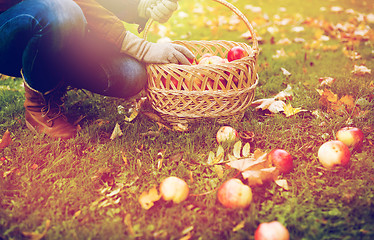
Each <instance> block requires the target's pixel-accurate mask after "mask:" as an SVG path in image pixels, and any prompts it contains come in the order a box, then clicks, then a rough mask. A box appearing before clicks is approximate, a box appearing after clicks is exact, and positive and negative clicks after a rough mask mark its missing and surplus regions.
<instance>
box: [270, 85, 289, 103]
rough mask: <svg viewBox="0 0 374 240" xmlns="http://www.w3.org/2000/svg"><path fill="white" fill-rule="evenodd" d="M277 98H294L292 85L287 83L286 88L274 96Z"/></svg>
mask: <svg viewBox="0 0 374 240" xmlns="http://www.w3.org/2000/svg"><path fill="white" fill-rule="evenodd" d="M274 98H275V99H277V100H292V98H293V90H292V87H291V85H287V87H286V89H284V90H283V91H281V92H279V93H278V94H277V95H275V96H274Z"/></svg>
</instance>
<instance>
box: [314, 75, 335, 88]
mask: <svg viewBox="0 0 374 240" xmlns="http://www.w3.org/2000/svg"><path fill="white" fill-rule="evenodd" d="M318 81H319V82H320V86H321V87H323V86H328V87H331V85H332V84H333V83H334V82H335V78H332V77H322V78H319V79H318Z"/></svg>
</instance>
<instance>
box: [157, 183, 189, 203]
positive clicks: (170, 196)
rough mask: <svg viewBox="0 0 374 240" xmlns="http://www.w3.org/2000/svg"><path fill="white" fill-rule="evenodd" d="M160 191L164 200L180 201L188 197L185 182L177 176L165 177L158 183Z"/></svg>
mask: <svg viewBox="0 0 374 240" xmlns="http://www.w3.org/2000/svg"><path fill="white" fill-rule="evenodd" d="M160 193H161V196H162V198H163V199H164V200H165V201H173V202H174V203H180V202H182V201H184V200H186V198H187V197H188V194H189V188H188V185H187V183H186V182H185V181H184V180H183V179H180V178H178V177H167V178H165V179H164V180H163V181H162V182H161V184H160Z"/></svg>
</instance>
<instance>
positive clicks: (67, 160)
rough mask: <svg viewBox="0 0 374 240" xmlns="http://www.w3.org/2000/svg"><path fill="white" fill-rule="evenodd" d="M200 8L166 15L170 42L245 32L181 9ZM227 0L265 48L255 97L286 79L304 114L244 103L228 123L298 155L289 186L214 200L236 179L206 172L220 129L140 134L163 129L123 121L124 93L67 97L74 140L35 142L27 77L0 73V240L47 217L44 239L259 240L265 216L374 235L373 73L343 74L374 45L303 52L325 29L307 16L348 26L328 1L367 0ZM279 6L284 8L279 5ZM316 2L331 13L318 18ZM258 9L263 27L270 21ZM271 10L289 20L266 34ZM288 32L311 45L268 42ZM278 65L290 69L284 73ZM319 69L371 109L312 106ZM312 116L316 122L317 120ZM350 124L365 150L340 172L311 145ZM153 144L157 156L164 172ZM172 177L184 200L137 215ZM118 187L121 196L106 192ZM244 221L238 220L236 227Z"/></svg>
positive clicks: (367, 58) (342, 233) (297, 234)
mask: <svg viewBox="0 0 374 240" xmlns="http://www.w3.org/2000/svg"><path fill="white" fill-rule="evenodd" d="M196 2H201V1H188V2H184V1H181V3H180V5H181V9H183V11H184V12H186V13H188V14H189V17H187V18H184V19H181V18H180V17H178V16H174V17H173V18H172V19H171V20H170V21H169V23H166V24H164V26H165V27H166V30H167V31H166V34H165V35H166V36H168V37H170V38H172V39H179V38H182V37H183V38H184V36H186V37H185V39H187V40H189V39H226V40H233V41H245V40H244V39H241V38H240V35H241V34H242V33H244V32H245V31H246V29H245V27H244V26H238V27H237V29H236V30H235V31H228V30H227V26H226V25H223V26H219V27H218V28H217V27H214V25H209V24H208V25H206V24H205V23H206V19H215V18H216V17H217V16H229V12H228V11H227V9H225V8H223V7H220V6H219V5H218V4H214V3H213V4H211V5H210V4H208V3H206V6H208V5H210V6H211V7H212V8H213V9H214V11H212V12H209V11H207V13H206V15H204V16H200V15H194V14H192V13H190V12H189V10H187V9H190V7H191V6H194V5H193V4H195V3H196ZM233 4H234V5H235V6H237V7H238V8H239V9H240V10H241V11H242V12H243V13H245V15H246V17H247V18H248V19H249V20H253V21H255V22H256V21H257V22H258V25H257V26H256V28H255V29H256V31H257V32H258V33H259V35H260V36H261V37H262V39H263V40H264V44H261V45H260V48H261V53H260V57H259V62H258V63H259V65H260V72H259V76H260V83H259V86H258V88H257V89H256V99H260V98H267V97H271V96H273V95H275V94H276V93H278V92H280V91H282V90H283V89H285V88H286V86H287V84H289V85H291V86H292V88H293V91H294V98H293V100H292V101H291V103H292V106H293V107H301V108H303V109H306V110H308V112H306V113H299V114H296V115H294V116H292V117H288V118H286V117H285V116H284V115H283V114H273V115H268V114H265V113H264V112H261V111H257V110H255V109H254V108H252V107H250V108H248V109H247V111H246V113H245V116H244V118H243V120H242V121H241V122H234V123H232V124H231V125H232V126H233V127H234V128H236V129H238V130H247V131H252V132H253V133H254V134H255V140H254V142H252V143H251V149H252V151H254V150H255V149H261V150H262V151H266V152H269V151H270V150H271V149H274V148H284V149H286V150H287V151H289V152H290V153H291V154H292V155H293V157H294V169H293V171H292V172H291V173H289V174H285V175H283V176H282V177H283V178H284V179H286V180H287V181H288V183H289V185H290V190H289V191H286V190H283V189H282V188H280V187H278V186H277V185H275V184H274V183H273V182H269V183H265V184H264V185H262V186H257V187H252V191H253V201H252V203H251V205H250V206H249V208H247V209H243V210H229V209H226V208H224V207H222V206H221V205H220V204H219V203H218V202H217V199H216V191H215V190H216V189H217V187H219V186H220V185H221V184H222V183H223V182H224V180H226V179H228V178H231V177H238V178H241V176H240V175H239V174H238V172H237V171H235V170H233V169H228V168H227V169H225V171H224V174H223V177H222V178H219V177H218V176H217V174H216V172H215V170H214V168H213V167H209V166H205V165H203V164H201V163H203V162H205V161H206V160H207V157H208V154H209V152H210V151H215V150H216V149H217V147H218V144H217V143H216V140H215V134H216V132H217V130H218V129H219V128H220V126H221V125H220V124H218V123H217V122H214V121H212V122H209V121H201V122H198V123H195V124H193V125H191V126H190V131H188V132H185V133H180V132H175V131H161V134H160V136H158V137H151V136H148V137H142V136H141V133H145V132H148V131H150V130H152V131H156V130H158V125H157V124H156V122H154V121H152V120H150V119H149V118H147V117H146V116H144V115H142V114H140V115H139V116H138V117H137V118H136V119H135V120H134V121H133V122H131V123H128V122H126V121H125V120H124V115H122V114H119V113H118V111H117V106H118V105H122V106H125V108H126V109H127V108H128V107H129V103H128V102H126V101H124V100H121V99H114V98H108V97H102V96H98V95H91V94H88V95H87V94H85V93H83V92H81V91H70V92H69V98H68V101H67V103H66V105H67V110H68V116H69V117H71V118H72V119H73V120H75V119H78V117H79V116H81V115H83V116H85V118H84V119H83V120H82V121H81V122H80V124H81V127H82V130H81V132H80V133H79V135H78V136H77V137H76V138H74V139H70V140H68V141H66V142H64V141H53V140H51V139H49V138H47V137H45V136H41V135H38V136H35V135H33V134H32V133H31V132H29V131H28V130H27V129H26V126H25V121H24V118H23V114H24V110H23V101H24V96H23V88H22V86H21V83H22V81H21V79H11V78H4V79H2V80H1V81H0V134H3V133H4V132H5V131H6V129H8V130H9V131H10V132H11V134H12V138H13V143H12V144H11V145H10V146H8V147H6V148H5V149H4V150H3V151H1V152H0V157H3V158H5V159H6V160H4V159H3V160H4V161H2V162H0V239H27V238H26V237H24V236H23V234H22V232H25V231H26V232H34V231H38V232H42V231H43V230H44V226H45V222H46V220H47V219H49V220H50V221H51V228H50V229H49V230H48V232H47V234H46V236H45V239H180V238H182V237H185V236H189V234H190V235H191V239H253V235H254V231H255V229H256V228H257V226H258V224H259V223H261V222H267V221H273V220H278V221H280V222H282V223H283V224H284V225H285V226H286V227H287V228H288V230H289V231H290V235H291V239H311V240H312V239H316V240H321V239H329V240H330V239H347V240H348V239H373V238H374V177H373V176H374V161H373V160H374V150H373V141H374V135H373V126H374V117H373V116H374V112H373V105H374V103H373V91H374V90H373V88H372V87H371V88H370V82H372V81H373V77H372V76H373V74H374V73H372V74H371V75H365V76H355V75H353V74H352V73H351V71H352V70H353V66H354V65H355V64H356V65H360V64H365V65H366V66H367V67H368V68H369V69H372V70H373V69H374V61H373V52H372V51H373V42H372V41H373V40H372V39H371V41H366V42H363V41H361V42H358V43H356V44H355V45H354V47H355V50H356V51H358V52H359V53H360V54H361V56H362V59H360V60H356V61H352V60H350V59H349V58H347V57H346V56H345V55H344V53H343V51H342V50H343V47H344V46H345V43H343V42H341V41H340V40H339V39H331V40H330V41H328V42H322V44H324V45H325V46H326V45H332V46H338V48H337V50H336V51H331V50H328V51H325V50H323V47H318V48H315V49H308V48H306V47H305V44H308V45H311V44H312V43H313V41H315V40H316V39H315V36H316V35H318V32H319V31H320V29H319V28H317V27H313V26H308V25H306V24H302V23H301V20H305V19H306V18H307V17H312V18H316V19H323V20H325V21H326V22H332V23H334V24H336V23H342V24H343V23H345V22H346V21H349V19H350V17H349V15H347V14H344V13H339V14H338V13H334V14H331V13H329V9H330V7H331V6H335V5H340V6H342V7H344V8H346V9H348V8H352V9H354V10H356V11H357V12H361V13H365V14H367V13H370V12H372V10H373V9H372V6H370V4H369V1H359V2H358V1H348V0H345V1H339V2H338V1H322V0H313V1H312V0H307V1H303V2H302V3H301V2H299V1H292V0H283V1H274V0H264V1H260V2H254V1H241V0H238V1H235V2H233ZM248 4H251V5H254V6H260V7H261V8H262V13H252V12H251V11H249V10H245V6H246V5H248ZM280 7H285V8H286V11H285V12H284V11H280ZM321 7H325V8H326V9H327V10H326V12H321V11H320V8H321ZM264 14H266V15H267V16H268V19H269V20H268V21H264ZM275 15H278V16H279V18H280V19H285V18H290V19H291V23H290V24H289V25H285V26H277V27H278V29H279V32H278V33H275V34H270V33H269V32H268V31H267V28H268V27H270V26H275V22H274V21H275V19H276V18H275ZM294 26H304V28H305V31H304V32H300V33H295V32H291V31H290V30H291V29H292V27H294ZM368 26H370V27H371V28H373V27H374V26H373V24H371V25H370V24H368ZM220 27H221V28H222V29H223V30H220V29H221V28H220ZM130 28H131V26H130ZM217 29H218V30H219V31H217ZM286 37H287V38H289V39H291V40H292V39H293V38H295V37H302V38H304V39H305V40H306V43H305V44H296V43H293V44H290V45H279V44H272V41H271V39H272V38H273V40H274V41H273V42H275V43H276V42H277V41H278V40H280V39H283V38H286ZM149 39H150V40H152V41H155V40H157V39H158V36H157V35H156V34H154V33H153V32H151V33H150V34H149ZM282 48H283V49H284V50H285V52H286V53H287V57H284V58H278V59H274V58H273V57H272V56H273V55H275V54H276V51H277V50H280V49H282ZM281 67H283V68H286V69H287V70H288V71H290V72H291V73H292V75H291V76H290V77H288V78H287V77H285V76H283V75H282V72H281V70H280V68H281ZM320 77H333V78H335V79H336V82H335V83H334V84H333V85H332V87H331V90H332V91H333V92H334V93H336V94H338V96H339V98H341V97H342V96H344V95H351V96H353V97H354V98H355V99H360V98H362V99H364V98H366V99H367V102H366V105H365V106H362V107H360V109H361V110H362V111H367V113H366V114H365V115H362V116H356V115H351V114H349V113H347V112H344V113H340V114H337V113H334V112H329V111H327V110H326V109H325V108H324V107H323V106H321V105H319V98H320V96H319V94H318V93H317V91H316V90H315V89H316V88H318V87H319V82H318V79H319V78H320ZM316 110H318V112H319V115H318V116H316V115H313V114H312V112H313V111H316ZM98 120H101V121H98ZM99 122H101V123H102V124H99ZM115 123H119V124H120V126H121V129H122V131H123V133H124V136H122V137H121V138H117V139H115V140H113V141H112V140H110V139H109V137H110V135H111V132H112V130H113V128H114V126H115ZM347 125H354V126H357V127H359V128H361V129H363V131H364V134H365V137H366V140H365V142H364V146H363V148H362V150H361V151H360V152H357V151H355V152H353V153H352V157H351V163H350V165H349V166H348V167H345V168H338V169H335V170H330V171H328V170H326V169H324V168H322V166H321V165H320V164H319V162H318V159H317V151H318V148H319V146H320V145H321V144H322V143H323V142H325V141H327V140H331V139H334V138H335V133H336V132H337V130H339V129H340V128H341V127H344V126H347ZM159 152H163V154H164V161H163V165H162V167H161V168H160V169H159V168H158V161H159V157H158V153H159ZM178 153H183V158H182V159H181V158H175V157H174V156H176V154H178ZM123 155H124V156H125V157H126V159H127V162H128V163H127V164H125V162H124V159H123ZM35 164H36V165H35ZM35 166H37V167H36V168H35ZM168 176H178V177H180V178H182V179H184V180H185V181H186V182H187V183H188V185H189V187H190V193H191V195H190V196H189V197H188V199H187V200H186V201H184V202H182V203H180V204H178V205H175V204H171V203H168V202H165V201H162V200H160V201H158V202H156V203H155V205H154V206H153V207H152V208H151V209H149V210H145V209H142V208H141V206H140V204H139V202H138V199H139V196H140V194H141V193H142V192H143V191H148V190H149V189H150V188H151V187H152V186H158V185H159V184H160V182H161V181H162V179H164V178H165V177H168ZM191 179H192V180H193V181H192V180H191ZM243 181H244V182H245V180H243ZM118 187H119V188H120V189H121V191H120V192H118V193H117V194H114V195H113V196H108V195H106V194H108V193H110V192H112V191H113V190H115V189H116V188H118ZM103 189H104V190H103ZM105 190H106V191H105ZM100 191H101V192H100ZM105 203H107V205H106V206H105V205H104V204H105ZM239 223H243V224H244V225H243V226H242V227H241V228H239V229H238V230H236V231H234V228H235V227H236V226H237V225H238V224H239Z"/></svg>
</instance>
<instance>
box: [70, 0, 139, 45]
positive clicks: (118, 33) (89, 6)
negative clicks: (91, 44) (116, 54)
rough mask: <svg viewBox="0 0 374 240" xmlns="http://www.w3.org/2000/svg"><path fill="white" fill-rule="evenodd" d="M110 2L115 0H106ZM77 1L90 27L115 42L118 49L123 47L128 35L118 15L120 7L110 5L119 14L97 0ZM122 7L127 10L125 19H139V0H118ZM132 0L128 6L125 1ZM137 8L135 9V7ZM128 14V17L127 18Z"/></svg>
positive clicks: (129, 0)
mask: <svg viewBox="0 0 374 240" xmlns="http://www.w3.org/2000/svg"><path fill="white" fill-rule="evenodd" d="M106 1H108V2H113V1H111V0H106ZM75 2H76V3H77V4H78V5H79V6H80V8H81V9H82V11H83V13H84V15H85V17H86V20H87V25H88V29H89V30H90V31H93V32H94V33H95V34H96V35H99V36H101V37H102V38H103V39H105V40H107V41H108V42H110V43H113V44H114V45H115V46H116V47H117V48H118V49H120V48H121V46H122V42H123V39H124V38H125V35H126V28H125V26H124V24H123V22H122V21H121V19H120V17H121V16H117V15H119V13H122V11H120V9H116V7H114V6H115V5H109V6H111V8H113V9H114V10H115V11H116V12H118V13H117V14H115V13H113V12H115V11H113V12H112V11H110V10H109V9H108V8H106V7H104V6H103V5H101V4H100V3H98V2H97V1H95V0H75ZM117 2H122V3H119V4H120V5H121V6H122V8H123V7H124V8H123V9H124V10H125V11H124V12H123V14H124V15H125V16H122V17H121V18H123V19H124V20H125V21H129V22H135V21H136V19H137V4H138V1H137V0H123V1H117ZM126 2H129V3H130V2H131V4H129V5H127V6H128V7H126V6H125V5H124V4H123V3H126ZM134 8H135V9H134ZM134 14H136V15H134ZM126 15H127V19H126Z"/></svg>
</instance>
